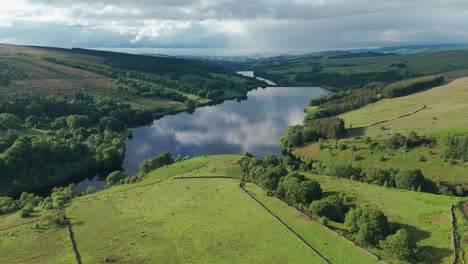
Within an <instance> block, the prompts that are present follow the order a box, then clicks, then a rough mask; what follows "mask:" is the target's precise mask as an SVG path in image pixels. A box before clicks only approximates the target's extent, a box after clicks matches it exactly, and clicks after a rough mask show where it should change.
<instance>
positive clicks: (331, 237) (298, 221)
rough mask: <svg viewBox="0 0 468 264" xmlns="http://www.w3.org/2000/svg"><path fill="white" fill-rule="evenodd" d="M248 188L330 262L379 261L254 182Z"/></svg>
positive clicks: (247, 185)
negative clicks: (272, 195) (269, 194)
mask: <svg viewBox="0 0 468 264" xmlns="http://www.w3.org/2000/svg"><path fill="white" fill-rule="evenodd" d="M246 189H247V190H248V191H249V192H251V193H252V194H253V195H254V196H255V197H256V198H257V199H258V200H259V201H260V202H261V203H262V204H263V205H264V206H266V207H267V208H268V209H269V210H270V211H272V212H273V213H274V214H275V215H276V216H277V217H279V218H280V219H281V220H282V221H283V222H285V223H286V224H287V225H288V226H289V227H291V228H292V229H293V230H294V231H295V232H296V233H298V234H299V235H300V236H301V237H302V238H303V239H304V240H305V241H307V243H308V244H309V245H311V246H312V247H313V248H314V249H316V250H317V251H318V252H320V254H322V255H323V256H324V257H325V259H327V260H328V261H329V262H331V263H355V261H356V260H357V259H359V263H379V261H377V260H376V259H375V258H374V257H372V256H371V255H369V254H367V253H366V252H365V251H364V250H363V249H361V248H359V247H358V246H353V245H351V244H350V243H349V242H347V241H345V240H344V239H343V238H341V237H340V236H339V235H337V234H335V233H333V232H331V231H328V230H326V229H325V228H324V227H323V226H322V225H321V224H319V223H318V222H315V221H311V220H309V219H306V218H305V217H304V216H302V215H301V214H299V213H298V212H297V211H295V210H294V209H292V208H291V207H289V206H287V205H286V204H284V203H283V202H281V201H280V200H278V199H276V198H273V197H271V196H267V195H266V194H265V191H264V190H262V189H261V188H260V187H258V186H256V185H254V184H246ZM337 252H339V254H337Z"/></svg>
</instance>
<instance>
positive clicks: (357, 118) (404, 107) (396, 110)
mask: <svg viewBox="0 0 468 264" xmlns="http://www.w3.org/2000/svg"><path fill="white" fill-rule="evenodd" d="M422 108H424V104H421V103H418V102H415V101H408V100H405V99H397V98H396V99H383V100H381V101H378V102H376V103H372V104H369V105H367V106H365V107H362V108H360V109H358V110H354V111H351V112H348V113H345V114H342V115H339V116H338V117H341V118H343V120H345V125H346V128H358V127H368V126H372V125H374V124H377V123H379V122H382V121H385V120H393V119H395V118H398V117H400V116H403V115H407V114H411V113H414V112H415V111H418V110H421V109H422Z"/></svg>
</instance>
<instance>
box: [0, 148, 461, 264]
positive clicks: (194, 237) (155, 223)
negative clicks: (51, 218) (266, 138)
mask: <svg viewBox="0 0 468 264" xmlns="http://www.w3.org/2000/svg"><path fill="white" fill-rule="evenodd" d="M240 158H242V157H241V156H209V157H196V158H192V159H188V160H185V161H180V162H177V163H174V164H172V165H170V166H165V167H162V168H160V169H157V170H155V171H153V172H151V173H150V174H149V175H147V176H146V177H145V178H144V179H143V181H141V182H137V183H133V184H124V185H120V186H116V187H112V188H110V189H106V190H104V191H101V192H98V193H94V194H88V195H85V196H82V197H78V198H74V199H73V200H72V201H71V202H70V203H69V204H67V205H66V210H65V212H66V216H67V218H68V219H69V222H70V226H71V229H72V232H73V243H75V245H76V248H77V252H78V255H79V258H80V260H81V262H82V263H101V262H117V263H147V262H150V263H152V262H154V261H155V260H156V259H157V260H158V261H163V262H165V263H180V262H190V263H206V262H207V261H215V262H216V263H245V262H250V263H271V262H277V261H279V260H280V262H281V263H321V262H322V260H321V259H320V258H319V257H318V256H317V255H316V254H314V252H312V251H311V250H310V249H309V248H308V247H311V248H312V250H314V251H316V252H318V254H319V255H321V256H322V257H323V258H324V259H326V261H328V262H329V263H355V260H356V259H359V260H360V263H378V261H376V260H375V259H374V258H373V257H372V256H370V255H369V254H368V253H366V252H365V250H364V249H363V248H360V247H359V246H354V245H352V244H350V243H349V242H347V241H346V240H344V239H343V238H341V237H340V236H339V235H338V234H336V233H334V232H332V231H330V230H329V229H327V228H325V227H324V226H322V225H321V224H319V223H318V222H315V221H312V220H310V219H308V217H306V216H305V215H303V214H301V213H298V211H296V210H295V209H293V208H292V207H289V206H287V205H285V204H284V203H283V202H281V201H280V200H278V199H276V198H274V197H271V196H267V195H266V194H265V191H264V190H262V189H261V188H259V187H258V186H257V185H255V184H253V183H247V184H246V186H245V189H246V190H247V191H248V192H249V193H251V194H252V195H253V196H254V197H255V198H256V199H257V200H258V201H259V203H261V204H262V205H263V206H265V208H267V209H268V210H269V211H270V212H271V213H273V215H274V216H272V215H270V214H269V213H268V211H267V210H265V209H264V208H262V207H261V206H260V205H259V204H258V203H256V202H255V200H253V199H251V198H249V196H248V195H247V194H246V193H244V192H243V191H242V189H241V188H239V177H240V176H241V170H240V167H239V165H238V161H239V159H240ZM210 175H211V176H210ZM200 176H201V178H200ZM220 176H222V177H224V178H219V177H220ZM226 177H232V178H226ZM308 177H310V178H311V179H314V180H317V181H318V182H320V184H321V185H322V188H323V189H324V192H325V194H326V195H331V194H333V193H336V192H342V193H344V194H345V195H346V196H348V197H350V199H352V200H354V201H355V202H356V203H357V204H358V205H359V206H365V207H369V208H376V209H379V210H382V211H383V212H384V213H385V214H387V215H388V217H389V220H390V221H395V222H398V223H399V224H404V225H405V226H406V227H407V228H408V229H409V230H410V231H411V234H413V235H414V236H415V237H416V238H417V242H418V245H419V246H421V247H422V248H424V250H425V252H426V253H425V254H427V256H426V257H427V258H428V259H432V260H437V261H436V262H437V263H451V259H452V255H451V250H452V249H451V244H450V236H451V235H450V232H451V228H450V223H449V222H448V218H449V212H450V206H451V205H452V204H455V205H458V201H459V200H458V199H452V198H450V197H446V196H436V195H431V194H424V193H415V192H410V191H401V190H392V189H385V188H383V187H379V186H372V185H368V184H364V183H356V182H352V181H348V180H338V179H335V178H330V177H324V176H315V175H308ZM382 195H383V196H382ZM395 199H397V200H395ZM414 208H418V209H417V213H415V211H414ZM45 212H46V211H44V210H42V209H40V208H36V210H35V212H34V213H33V215H32V216H31V217H28V218H24V219H23V218H20V217H19V216H18V214H17V213H14V214H10V215H6V216H2V217H1V218H0V238H7V239H0V255H2V256H4V257H3V260H2V261H3V262H2V263H15V262H16V261H20V262H21V261H24V262H27V261H31V260H34V261H35V262H36V263H63V262H70V263H71V262H72V261H73V259H74V253H73V251H72V250H71V248H72V242H71V241H70V240H69V237H68V233H67V231H66V228H59V227H53V226H51V227H47V226H44V225H43V224H42V222H43V220H41V215H43V214H45ZM460 216H461V213H458V212H457V217H460ZM275 217H278V219H279V220H280V221H281V222H282V223H284V224H285V225H287V226H288V227H289V228H291V230H292V232H294V233H295V234H297V235H298V236H299V237H301V239H303V240H304V241H305V242H304V243H306V244H307V245H308V247H307V246H305V245H304V244H303V242H301V241H300V240H299V239H298V238H297V237H295V236H294V235H293V234H292V233H291V232H288V230H287V229H285V227H284V226H282V224H280V223H279V222H278V221H276V220H275ZM462 223H463V221H462V222H460V224H462ZM36 224H38V225H39V229H38V230H37V231H36V229H35V227H34V226H35V225H36ZM329 225H330V226H332V227H334V228H335V229H336V230H338V231H339V232H341V231H340V230H341V229H342V226H341V225H340V223H334V222H330V223H329ZM465 225H466V223H465V224H462V225H461V226H459V228H460V229H459V232H460V236H462V237H464V236H466V233H463V232H464V231H463V230H465V229H463V228H465ZM33 227H34V228H33ZM457 232H458V231H457ZM38 241H41V243H38ZM52 241H54V242H53V243H52ZM55 243H57V244H55ZM26 249H27V250H28V254H25V253H24V252H25V251H24V250H26ZM466 249H467V245H466V243H464V244H463V245H462V250H465V251H466ZM371 250H372V251H373V252H374V253H375V254H378V255H380V256H383V253H382V252H381V251H380V250H376V249H371ZM337 252H339V254H337Z"/></svg>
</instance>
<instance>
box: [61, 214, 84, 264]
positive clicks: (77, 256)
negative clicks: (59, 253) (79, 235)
mask: <svg viewBox="0 0 468 264" xmlns="http://www.w3.org/2000/svg"><path fill="white" fill-rule="evenodd" d="M65 222H66V223H67V231H68V238H69V239H70V243H71V246H72V250H73V254H74V256H75V261H76V264H82V262H81V255H80V252H79V251H78V244H77V243H76V240H75V233H73V230H72V225H71V223H70V220H69V219H68V218H65Z"/></svg>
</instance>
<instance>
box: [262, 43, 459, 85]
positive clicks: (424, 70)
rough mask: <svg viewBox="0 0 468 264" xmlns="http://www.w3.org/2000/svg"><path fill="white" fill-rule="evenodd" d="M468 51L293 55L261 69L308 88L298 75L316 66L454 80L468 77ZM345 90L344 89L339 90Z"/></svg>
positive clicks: (328, 69)
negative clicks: (442, 75)
mask: <svg viewBox="0 0 468 264" xmlns="http://www.w3.org/2000/svg"><path fill="white" fill-rule="evenodd" d="M467 62H468V52H467V51H461V50H460V51H457V50H452V51H437V52H423V53H416V54H400V55H395V56H381V57H358V58H340V59H328V58H327V57H326V56H323V57H314V56H311V55H302V56H291V57H289V58H287V59H284V58H278V59H277V60H275V59H269V61H268V62H264V63H263V64H262V62H259V64H258V65H256V64H254V65H256V66H258V67H260V68H261V69H262V70H263V71H265V72H267V73H270V74H277V75H281V78H282V79H283V80H288V81H290V82H292V84H293V85H308V83H300V82H296V81H295V77H296V75H297V74H298V73H303V72H311V70H313V68H314V65H315V63H318V64H319V65H320V66H321V67H323V69H322V72H325V73H340V74H344V75H352V74H361V73H372V72H385V71H397V72H399V73H400V74H402V75H404V74H405V73H406V72H409V73H412V74H417V75H431V74H438V73H447V74H448V76H447V77H450V78H453V77H454V76H456V77H462V76H467V75H468V72H467V71H466V69H468V63H467ZM397 63H404V64H405V65H406V67H405V68H398V67H392V64H397ZM335 88H341V87H335Z"/></svg>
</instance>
